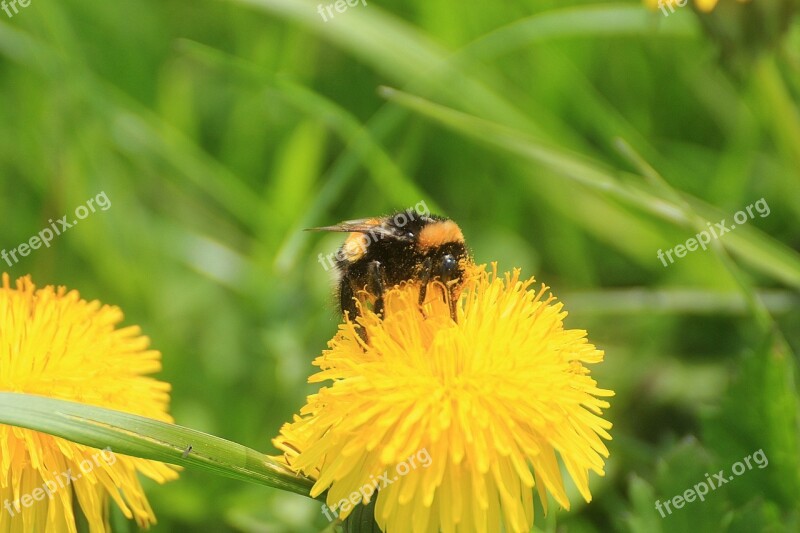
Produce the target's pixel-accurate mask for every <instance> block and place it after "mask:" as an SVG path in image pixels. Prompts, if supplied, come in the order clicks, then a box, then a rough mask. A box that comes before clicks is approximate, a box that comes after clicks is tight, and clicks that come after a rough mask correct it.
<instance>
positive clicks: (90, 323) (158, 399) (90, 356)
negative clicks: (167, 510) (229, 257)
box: [0, 274, 177, 533]
mask: <svg viewBox="0 0 800 533" xmlns="http://www.w3.org/2000/svg"><path fill="white" fill-rule="evenodd" d="M121 320H122V311H120V309H119V308H117V307H111V306H107V305H101V304H100V302H97V301H93V302H87V301H85V300H82V299H81V298H80V296H79V295H78V293H77V292H76V291H71V292H67V290H66V289H65V288H64V287H59V288H57V289H55V288H53V287H52V286H48V287H45V288H43V289H39V290H37V289H36V287H35V286H34V284H33V283H32V282H31V280H30V278H29V277H24V278H20V279H19V280H17V282H16V286H15V287H12V286H11V285H10V283H9V277H8V274H3V285H2V287H0V390H1V391H7V392H24V393H29V394H38V395H41V396H49V397H51V398H58V399H63V400H71V401H75V402H81V403H84V404H88V405H96V406H100V407H107V408H110V409H116V410H119V411H125V412H128V413H134V414H138V415H142V416H147V417H150V418H154V419H156V420H162V421H165V422H171V421H172V420H171V418H170V416H169V415H168V414H167V407H168V403H169V390H170V386H169V384H168V383H164V382H161V381H157V380H155V379H153V378H151V377H148V374H151V373H153V372H158V371H159V370H160V369H161V363H160V357H161V354H160V353H159V352H157V351H153V350H148V349H147V347H148V345H149V340H148V339H147V337H143V336H142V335H141V334H140V330H139V328H138V327H127V328H117V325H118V324H119V323H120V322H121ZM137 472H141V473H142V474H144V475H146V476H147V477H149V478H151V479H153V480H155V481H157V482H159V483H161V482H165V481H167V480H171V479H175V478H176V477H177V473H176V472H175V470H174V469H173V468H171V467H168V466H166V465H164V464H162V463H158V462H154V461H148V460H144V459H137V458H132V457H126V456H119V455H116V454H114V452H113V450H111V449H106V450H102V451H101V450H96V449H93V448H89V447H87V446H83V445H80V444H75V443H72V442H69V441H66V440H64V439H60V438H57V437H53V436H51V435H46V434H43V433H39V432H36V431H31V430H27V429H21V428H17V427H11V426H6V425H1V424H0V506H2V507H0V531H3V532H6V531H11V532H27V531H48V532H51V531H53V532H75V531H77V529H76V523H75V515H74V511H73V495H74V497H75V499H76V501H77V503H78V505H79V506H80V508H81V511H82V512H83V514H84V516H86V519H87V521H88V523H89V528H90V531H92V533H99V532H105V531H110V527H109V525H108V509H107V506H108V501H109V498H111V499H113V500H114V501H115V502H116V504H117V505H118V506H119V508H120V509H121V510H122V512H123V513H124V514H125V516H127V517H128V518H133V519H135V520H136V522H137V523H138V524H139V525H140V526H141V527H147V526H148V525H150V524H152V523H155V517H154V515H153V511H152V509H151V508H150V505H149V504H148V502H147V498H146V497H145V495H144V491H143V489H142V486H141V484H140V483H139V480H138V479H137Z"/></svg>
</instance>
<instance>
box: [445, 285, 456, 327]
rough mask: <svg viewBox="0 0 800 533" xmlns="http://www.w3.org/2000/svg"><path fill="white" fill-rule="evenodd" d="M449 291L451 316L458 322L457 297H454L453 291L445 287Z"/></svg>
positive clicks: (448, 299)
mask: <svg viewBox="0 0 800 533" xmlns="http://www.w3.org/2000/svg"><path fill="white" fill-rule="evenodd" d="M445 290H446V292H447V301H448V303H449V304H450V318H452V319H453V322H455V323H456V324H458V315H456V299H455V298H453V293H452V291H451V290H450V289H445Z"/></svg>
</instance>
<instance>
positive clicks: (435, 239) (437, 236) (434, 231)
mask: <svg viewBox="0 0 800 533" xmlns="http://www.w3.org/2000/svg"><path fill="white" fill-rule="evenodd" d="M417 242H418V244H417V246H418V247H419V248H420V249H422V250H424V249H427V248H434V247H436V246H442V245H443V244H447V243H450V242H464V234H463V233H461V228H459V227H458V224H456V223H455V222H453V221H452V220H442V221H437V222H434V223H431V224H428V225H426V226H425V227H423V228H422V231H420V233H419V240H418V241H417Z"/></svg>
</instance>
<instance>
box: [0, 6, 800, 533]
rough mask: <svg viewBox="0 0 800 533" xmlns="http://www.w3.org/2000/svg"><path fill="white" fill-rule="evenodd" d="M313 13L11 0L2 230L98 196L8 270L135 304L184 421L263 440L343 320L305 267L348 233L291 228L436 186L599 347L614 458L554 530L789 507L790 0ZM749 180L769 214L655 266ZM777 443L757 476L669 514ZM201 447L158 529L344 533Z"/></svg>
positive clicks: (3, 29) (744, 200) (788, 518)
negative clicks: (206, 459)
mask: <svg viewBox="0 0 800 533" xmlns="http://www.w3.org/2000/svg"><path fill="white" fill-rule="evenodd" d="M318 5H319V3H314V2H311V1H308V0H235V1H232V2H219V1H216V0H202V1H200V2H191V3H190V2H178V1H166V2H161V3H150V4H143V3H142V2H133V1H130V0H120V1H117V2H112V3H98V2H90V1H89V0H67V1H66V2H54V1H53V0H34V1H33V2H32V3H31V5H30V7H27V8H24V9H22V10H21V11H20V12H19V13H18V14H17V15H15V16H14V17H13V18H8V17H7V16H6V15H5V14H4V13H3V12H2V11H0V95H2V98H3V100H2V103H1V104H0V211H2V213H3V216H4V218H3V220H4V221H5V223H4V224H2V225H1V226H0V248H3V249H6V250H10V249H13V248H16V247H17V246H18V245H19V244H20V243H22V242H26V241H28V240H29V239H30V237H31V236H33V235H36V234H37V233H38V232H39V231H41V230H42V229H43V228H45V227H48V226H49V222H48V221H49V220H50V219H53V220H55V219H58V218H60V217H62V216H63V215H65V214H72V213H73V212H74V210H75V208H76V207H77V206H80V205H82V204H85V203H86V202H87V200H88V199H90V198H94V197H95V196H96V195H97V194H98V193H100V192H101V191H102V192H105V193H106V194H107V196H108V198H109V199H110V202H111V207H110V208H109V209H108V210H107V211H97V212H96V213H93V214H91V215H90V216H89V217H87V218H86V219H85V220H81V221H80V223H79V224H77V225H76V226H75V227H73V228H71V229H69V230H68V231H67V232H66V233H64V234H63V235H61V236H58V237H57V238H56V239H54V241H53V242H52V243H51V245H50V246H49V247H47V248H41V249H38V250H35V251H33V252H32V253H31V254H30V255H27V256H25V257H19V261H18V262H16V263H13V264H11V265H8V264H6V263H5V262H0V265H2V266H3V268H4V269H5V270H6V271H8V272H9V273H10V275H11V276H12V278H13V277H17V276H22V275H24V274H27V273H30V274H32V276H33V279H34V281H35V282H36V283H37V284H39V285H43V284H60V285H67V286H69V287H70V288H74V289H78V290H80V292H81V294H82V296H83V297H85V298H87V299H95V298H96V299H100V300H101V301H103V302H104V303H109V304H116V305H119V306H120V307H121V308H122V309H123V310H124V311H125V313H126V320H125V322H126V324H139V325H141V326H142V328H143V330H144V331H145V333H146V334H147V335H149V336H150V337H151V339H152V343H153V346H154V347H155V348H157V349H159V350H160V351H161V352H162V353H163V361H164V371H163V372H162V374H161V375H160V378H161V379H163V380H166V381H169V382H171V383H172V384H173V394H172V398H173V401H172V408H171V412H172V414H173V415H174V417H175V419H176V421H177V422H178V424H180V425H181V426H184V427H190V428H194V429H196V430H198V431H202V432H203V433H207V434H210V435H216V436H218V437H221V438H224V439H227V440H230V441H234V442H237V443H241V444H242V445H244V446H246V447H247V448H249V449H250V452H253V450H259V452H262V453H264V454H273V453H275V450H274V449H273V447H272V445H271V443H270V440H271V438H272V437H274V436H275V435H276V433H277V431H278V429H279V427H280V425H281V424H282V423H283V422H285V421H288V420H290V419H291V416H292V415H293V414H294V413H295V412H297V410H298V408H299V407H300V406H301V405H302V404H303V401H304V398H305V396H306V395H307V394H309V393H311V392H313V391H314V390H315V387H313V386H311V385H308V384H307V383H306V379H307V377H308V376H309V375H310V374H311V373H312V372H313V368H312V367H311V365H310V361H311V360H312V359H313V358H314V357H315V356H316V355H317V354H318V353H319V352H320V351H321V350H322V349H323V348H324V347H325V343H326V341H327V340H328V339H329V338H330V337H331V336H332V334H333V332H334V331H335V328H336V325H337V322H338V317H337V315H336V311H335V305H334V302H333V298H332V296H331V290H332V287H331V283H330V279H329V278H330V273H329V272H326V270H325V269H324V268H323V267H322V266H321V264H320V263H319V262H318V257H319V255H320V254H321V255H322V256H323V258H324V256H326V255H328V254H330V253H332V252H334V251H335V250H336V248H337V246H338V245H339V244H340V241H341V235H320V234H316V233H309V232H303V231H302V230H303V229H304V228H307V227H312V226H318V225H326V224H331V223H335V222H338V221H340V220H345V219H353V218H360V217H364V216H370V215H376V214H381V213H388V212H390V211H392V210H394V209H398V208H402V207H408V206H411V205H414V204H416V203H417V202H419V201H421V200H424V201H425V202H426V203H427V205H428V206H429V207H430V208H431V209H432V210H434V211H435V212H439V213H442V214H446V215H448V216H451V217H453V218H454V219H455V220H456V221H458V223H459V224H460V225H461V226H462V228H463V230H464V233H465V235H466V237H467V240H468V242H469V244H470V245H471V247H472V249H473V252H474V254H475V256H476V259H477V260H478V261H481V262H488V261H492V260H498V261H499V262H500V268H501V269H510V268H511V267H514V266H521V267H523V269H524V272H526V273H529V274H530V273H533V274H535V275H536V276H537V279H538V280H540V281H542V282H545V283H547V284H548V285H550V286H552V287H553V291H554V293H555V294H556V295H557V296H558V297H559V299H560V300H562V301H563V302H564V304H565V308H566V309H567V310H568V311H569V312H570V316H569V318H568V325H569V326H570V327H577V328H581V329H587V330H588V331H589V337H590V339H591V340H592V341H593V342H594V343H596V344H597V345H598V346H599V347H601V348H602V349H604V350H605V351H606V362H605V363H604V364H603V365H599V366H598V368H597V369H595V370H594V374H596V377H597V379H598V381H599V383H600V384H601V386H602V387H604V388H610V389H614V390H615V391H616V392H617V395H616V397H615V398H613V399H612V408H611V409H610V410H609V412H608V416H609V418H610V419H611V420H612V421H613V422H614V424H615V427H614V429H613V430H612V434H613V436H614V440H613V441H612V442H611V443H610V444H609V448H610V450H611V458H610V460H609V463H608V465H607V474H606V477H604V478H598V477H597V476H593V477H591V478H590V480H591V488H592V494H593V501H592V502H591V503H589V504H583V503H582V502H580V501H579V499H578V498H576V497H575V496H576V494H575V491H573V492H571V493H570V494H571V495H572V496H573V498H572V500H573V502H574V503H575V506H574V508H573V509H572V510H571V511H569V512H566V511H562V510H559V509H558V508H557V506H555V505H552V506H551V511H550V514H549V515H547V516H546V517H545V516H544V515H543V513H537V520H536V528H537V530H540V531H561V530H562V529H563V530H567V531H581V532H584V531H586V532H591V531H609V530H616V531H630V532H637V533H638V532H651V531H659V530H660V531H665V532H666V531H737V532H738V531H743V532H744V531H791V530H797V529H798V528H800V509H799V508H798V502H800V479H799V478H798V476H800V464H798V462H800V450H799V449H798V411H797V409H798V396H797V383H796V380H795V378H794V374H795V372H796V369H797V353H798V351H799V350H800V336H799V335H798V331H800V328H799V327H798V326H800V306H799V305H798V302H799V301H800V298H799V297H798V289H800V254H799V253H798V252H797V249H798V246H800V225H798V223H797V220H798V216H799V215H800V195H798V194H797V191H798V183H800V108H799V107H798V96H799V95H800V67H798V65H800V54H799V53H798V50H800V46H798V43H800V23H798V20H797V17H793V16H792V15H793V12H794V11H793V10H796V9H797V2H796V1H794V0H785V1H781V2H773V3H763V2H759V0H753V1H752V2H750V3H749V4H745V5H740V4H739V3H738V2H733V1H732V0H720V6H719V8H718V10H716V11H715V12H713V13H711V14H707V15H703V16H698V14H697V13H695V12H694V11H693V10H691V9H682V10H679V11H678V12H676V13H675V14H672V15H670V16H669V17H664V16H663V15H662V14H661V13H660V12H659V11H648V10H646V9H645V8H643V7H642V6H641V5H640V4H639V3H638V2H636V1H633V0H631V1H630V2H627V3H618V4H597V3H590V2H587V1H580V0H579V1H576V2H572V3H570V4H569V5H566V6H565V5H564V4H563V3H557V2H554V1H539V2H533V1H530V0H521V1H519V2H502V3H497V2H486V3H473V4H468V3H463V2H455V1H454V0H409V1H405V2H400V1H398V0H387V1H386V2H381V3H377V2H374V1H369V2H368V5H367V6H362V5H359V6H357V7H351V8H349V9H348V10H347V11H346V12H344V13H339V14H337V15H336V17H335V18H333V19H331V20H328V21H327V22H325V21H323V19H322V17H320V15H319V13H318V12H317V7H318ZM323 5H326V3H323ZM762 198H763V199H764V200H765V201H766V202H767V203H768V205H769V209H770V211H769V215H768V216H761V215H758V214H756V215H755V216H753V217H751V218H749V220H748V221H747V222H746V224H743V225H739V224H737V228H736V229H735V230H734V231H732V232H730V233H727V234H725V235H724V236H723V237H722V238H720V239H719V240H714V241H712V242H711V244H710V246H709V248H708V250H697V251H694V252H691V253H688V254H687V255H686V256H685V257H683V258H678V259H676V260H675V262H674V263H673V264H669V263H668V266H666V267H665V266H664V264H662V262H661V260H660V259H659V258H658V256H657V253H658V251H659V250H671V249H673V248H674V247H675V246H676V245H680V244H685V243H686V241H687V239H690V238H692V237H695V235H696V234H698V233H700V232H701V231H703V230H705V229H706V228H707V223H709V222H710V223H711V224H712V225H713V224H714V223H716V222H719V221H721V220H722V219H726V220H727V221H728V225H729V226H730V223H731V220H732V219H733V216H734V214H735V213H736V212H737V211H739V210H742V209H745V208H746V207H747V206H752V205H753V204H754V203H755V202H757V201H758V200H760V199H762ZM0 334H1V332H0ZM8 405H12V404H8ZM8 405H6V408H8ZM759 449H763V451H764V453H765V454H766V456H767V457H768V458H769V465H768V466H766V467H765V468H763V469H761V468H757V467H756V468H754V469H752V470H749V471H747V472H745V473H743V474H742V475H741V476H739V477H736V478H735V479H734V480H732V481H730V483H728V484H726V485H724V486H721V487H720V488H719V489H717V490H714V491H713V492H711V493H710V494H709V495H708V497H707V498H706V500H705V501H704V502H699V501H694V502H692V503H687V504H686V505H685V506H684V507H683V508H681V509H678V510H675V511H674V512H673V513H672V514H670V515H668V516H667V517H665V518H661V516H660V515H659V512H658V511H657V510H656V508H655V503H656V501H657V500H658V501H662V502H663V501H665V500H668V499H671V498H673V497H674V496H676V495H680V494H683V493H684V491H686V490H687V489H690V488H692V487H693V486H694V485H695V484H697V483H698V482H700V481H703V480H704V479H705V474H706V473H709V474H711V475H713V473H715V472H717V471H719V470H720V469H725V471H726V472H727V471H729V470H730V468H731V466H732V465H733V464H734V463H736V462H737V461H740V460H742V459H743V458H744V457H745V456H748V455H751V454H753V453H754V452H756V451H758V450H759ZM174 453H175V452H173V454H174ZM253 453H256V452H253ZM177 455H178V457H177V459H176V461H175V462H181V461H180V460H181V459H182V458H181V457H180V453H177ZM170 457H172V456H170ZM187 467H188V468H186V469H185V470H184V472H183V473H182V474H181V478H180V480H179V481H177V482H173V483H170V484H167V485H165V486H149V487H148V494H149V495H150V498H151V502H152V505H153V508H154V509H155V511H156V514H157V516H158V518H159V524H158V525H157V526H156V527H155V528H154V530H155V531H209V532H211V531H213V532H218V531H283V532H309V531H320V530H322V529H324V528H327V527H329V524H328V521H327V520H326V519H325V517H324V516H323V514H322V513H321V512H320V502H316V501H313V500H310V499H306V498H303V497H302V496H298V495H295V494H288V493H285V492H282V491H278V490H274V489H272V488H268V487H264V486H258V485H251V484H245V483H241V482H240V481H239V480H235V479H230V478H226V477H222V476H216V475H212V474H211V473H210V472H209V471H208V469H207V468H204V467H203V466H202V465H198V464H193V465H192V464H187ZM538 510H539V509H538V508H537V511H538ZM118 518H119V517H114V516H112V521H114V520H118ZM114 523H115V524H116V523H117V522H114ZM125 527H127V526H125ZM115 530H116V529H115Z"/></svg>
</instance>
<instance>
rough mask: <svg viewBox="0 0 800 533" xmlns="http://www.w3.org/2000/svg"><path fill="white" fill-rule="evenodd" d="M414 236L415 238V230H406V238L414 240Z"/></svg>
mask: <svg viewBox="0 0 800 533" xmlns="http://www.w3.org/2000/svg"><path fill="white" fill-rule="evenodd" d="M413 238H414V232H413V231H407V232H406V239H409V240H412V239H413Z"/></svg>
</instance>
